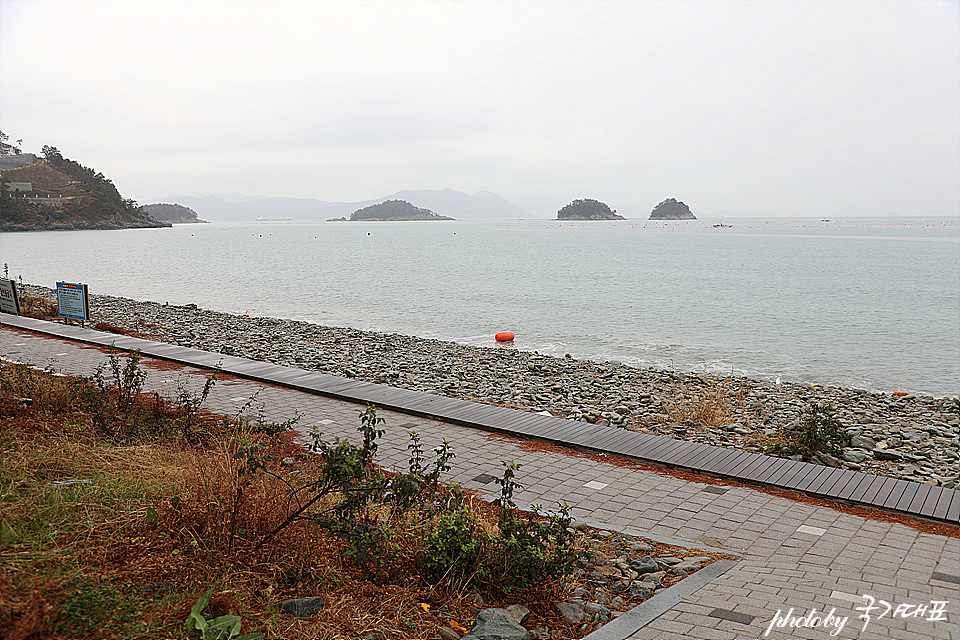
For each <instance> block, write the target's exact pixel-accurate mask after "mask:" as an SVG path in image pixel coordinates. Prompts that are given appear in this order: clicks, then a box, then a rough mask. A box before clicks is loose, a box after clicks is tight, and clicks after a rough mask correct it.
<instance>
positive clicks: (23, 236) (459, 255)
mask: <svg viewBox="0 0 960 640" xmlns="http://www.w3.org/2000/svg"><path fill="white" fill-rule="evenodd" d="M265 215H266V214H265ZM726 222H727V223H728V224H732V225H733V227H732V228H722V229H718V228H713V227H712V226H711V224H710V223H708V222H701V221H697V222H672V223H664V222H645V221H634V220H628V221H622V222H592V223H587V222H582V223H577V222H564V223H560V222H556V221H494V222H491V221H483V222H472V221H471V222H465V221H456V222H427V223H419V222H403V223H393V222H384V223H303V224H297V223H286V224H283V223H242V224H241V223H235V224H223V223H220V224H208V225H178V226H176V227H174V228H173V229H160V230H157V229H147V230H126V231H74V232H42V233H19V234H12V233H5V234H0V262H3V263H7V264H8V265H9V272H10V275H11V276H12V277H17V276H22V277H23V280H24V281H25V282H29V283H35V284H43V285H46V286H49V287H53V286H54V285H55V282H57V281H58V280H65V281H70V282H84V283H86V284H88V285H89V288H90V291H91V292H92V293H104V294H109V295H117V296H124V297H129V298H135V299H141V300H153V301H158V302H170V303H171V304H186V303H191V302H193V303H196V304H198V305H199V306H201V307H203V308H206V309H215V310H221V311H228V312H233V313H249V314H251V315H261V316H276V317H283V318H292V319H297V320H306V321H309V322H314V323H319V324H324V325H333V326H349V327H356V328H360V329H367V330H374V331H382V332H387V333H403V334H408V335H417V336H421V337H429V338H440V339H444V340H453V341H457V342H461V343H466V344H473V345H486V346H495V343H494V340H493V335H494V334H495V333H496V332H497V331H502V330H510V331H513V332H515V334H516V336H517V339H516V342H515V345H514V348H518V349H524V350H528V351H534V350H535V351H539V352H541V353H546V354H550V355H558V356H562V355H564V354H567V353H570V354H572V355H573V356H574V357H577V358H590V359H594V360H616V361H621V362H626V363H629V364H633V365H638V366H656V367H661V368H670V367H673V368H675V369H679V370H696V371H704V372H716V373H729V372H733V373H735V374H740V375H746V376H750V377H756V378H763V379H769V380H773V379H775V378H777V377H781V378H782V379H783V380H789V381H797V382H807V383H813V382H816V383H820V384H837V385H842V386H847V387H856V388H863V389H870V390H882V391H891V390H905V391H911V392H915V393H929V394H933V395H937V396H943V395H957V393H958V391H960V224H958V220H957V219H944V218H940V219H931V220H918V219H890V218H888V219H877V220H862V219H841V220H839V221H833V222H819V221H817V220H783V219H762V220H756V219H755V220H733V221H726Z"/></svg>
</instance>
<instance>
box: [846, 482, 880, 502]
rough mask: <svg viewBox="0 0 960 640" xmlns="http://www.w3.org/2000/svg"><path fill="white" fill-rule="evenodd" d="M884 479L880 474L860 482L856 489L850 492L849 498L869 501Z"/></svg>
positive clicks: (857, 500)
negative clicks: (867, 480)
mask: <svg viewBox="0 0 960 640" xmlns="http://www.w3.org/2000/svg"><path fill="white" fill-rule="evenodd" d="M884 480H885V478H883V477H882V476H873V477H872V478H870V481H869V482H861V483H860V485H859V486H858V487H857V489H856V491H854V492H853V493H852V494H850V499H851V500H852V501H854V502H869V500H870V499H871V498H872V497H873V496H875V495H876V494H877V489H878V488H879V487H880V485H882V484H883V482H884ZM864 496H866V497H864Z"/></svg>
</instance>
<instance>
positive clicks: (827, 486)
mask: <svg viewBox="0 0 960 640" xmlns="http://www.w3.org/2000/svg"><path fill="white" fill-rule="evenodd" d="M838 471H839V472H840V473H836V474H834V476H833V480H832V481H831V482H825V483H824V484H823V485H822V486H821V487H820V493H821V494H823V495H827V496H830V497H833V496H835V495H836V494H837V492H838V491H840V489H841V488H843V487H844V486H845V485H846V484H847V483H848V482H850V480H852V479H853V478H855V477H856V475H857V472H856V471H853V470H851V469H838Z"/></svg>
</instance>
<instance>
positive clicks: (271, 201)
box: [158, 189, 533, 222]
mask: <svg viewBox="0 0 960 640" xmlns="http://www.w3.org/2000/svg"><path fill="white" fill-rule="evenodd" d="M387 200H404V201H406V202H409V203H410V204H412V205H414V206H416V207H421V208H425V209H429V210H431V211H434V212H436V213H437V214H440V215H443V216H449V217H451V218H456V219H458V220H478V219H496V218H505V219H517V218H531V217H533V216H532V215H531V214H530V213H529V212H527V211H525V210H524V209H521V208H520V207H518V206H516V205H515V204H513V203H512V202H509V201H508V200H506V199H504V198H501V197H500V196H498V195H497V194H495V193H492V192H490V191H478V192H477V193H475V194H473V195H472V196H469V195H467V194H465V193H463V192H461V191H456V190H454V189H443V190H416V191H415V190H405V191H398V192H397V193H394V194H391V195H389V196H385V197H383V198H377V199H375V200H363V201H360V202H326V201H324V200H317V199H315V198H282V197H261V198H254V197H250V196H242V195H239V194H235V193H234V194H229V195H220V196H212V195H210V196H203V197H201V196H182V195H181V196H167V197H164V198H158V201H163V202H176V203H178V204H181V205H184V206H186V207H189V208H191V209H193V210H195V211H196V212H197V214H198V215H199V216H201V217H202V218H204V219H205V220H211V221H221V222H223V221H228V220H231V221H247V220H249V221H253V220H256V219H257V217H263V218H293V220H294V221H312V220H329V219H331V218H338V217H349V216H350V215H351V214H352V213H353V212H354V211H356V210H357V209H362V208H364V207H368V206H370V205H373V204H380V203H382V202H386V201H387Z"/></svg>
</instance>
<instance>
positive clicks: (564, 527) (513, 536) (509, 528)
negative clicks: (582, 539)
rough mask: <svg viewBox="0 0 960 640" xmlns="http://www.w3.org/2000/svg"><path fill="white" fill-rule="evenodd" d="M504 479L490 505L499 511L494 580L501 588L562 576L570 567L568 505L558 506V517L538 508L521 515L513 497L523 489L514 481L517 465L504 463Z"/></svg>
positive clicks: (572, 557)
mask: <svg viewBox="0 0 960 640" xmlns="http://www.w3.org/2000/svg"><path fill="white" fill-rule="evenodd" d="M503 466H504V471H503V477H502V478H497V479H495V481H496V483H497V484H499V485H500V495H499V496H498V497H497V498H496V499H495V500H494V501H493V502H494V504H495V505H497V506H498V507H499V508H500V514H499V519H498V526H499V530H500V540H499V549H498V553H497V562H496V564H495V566H494V574H493V576H492V577H493V578H494V579H495V580H497V581H498V582H499V583H500V584H501V585H502V586H503V587H504V588H506V589H509V588H511V587H513V586H524V585H529V584H533V583H535V582H536V581H538V580H540V579H542V577H544V576H555V577H556V576H562V575H565V574H566V573H568V572H569V571H570V570H571V568H572V567H573V562H574V560H575V558H576V554H575V552H574V550H573V544H572V536H571V535H570V533H569V527H570V524H571V518H570V505H568V504H567V503H565V502H564V503H561V504H559V505H558V512H557V513H544V512H543V510H542V508H541V507H540V506H538V505H534V506H533V510H532V512H530V513H526V514H523V515H521V512H520V511H519V509H517V505H516V504H515V503H514V501H513V494H514V493H515V492H516V491H518V490H520V489H522V488H523V487H522V486H521V485H520V483H518V482H517V481H516V480H515V479H514V478H515V477H516V472H517V471H519V470H520V465H518V464H516V463H515V462H513V461H512V460H511V461H509V462H504V463H503Z"/></svg>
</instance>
